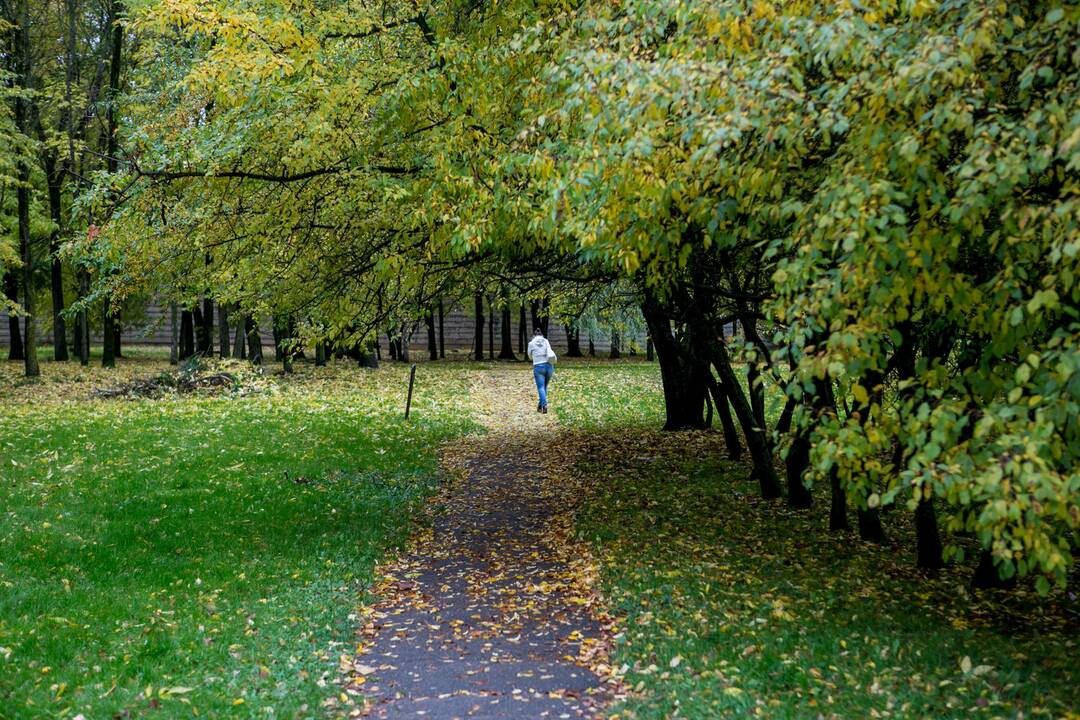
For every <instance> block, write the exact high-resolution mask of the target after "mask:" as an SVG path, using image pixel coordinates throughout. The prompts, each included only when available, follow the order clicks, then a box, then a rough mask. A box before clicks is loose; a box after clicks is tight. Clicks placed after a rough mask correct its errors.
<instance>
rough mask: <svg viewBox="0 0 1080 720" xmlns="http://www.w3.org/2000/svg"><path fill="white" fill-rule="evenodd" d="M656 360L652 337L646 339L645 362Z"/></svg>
mask: <svg viewBox="0 0 1080 720" xmlns="http://www.w3.org/2000/svg"><path fill="white" fill-rule="evenodd" d="M653 358H654V354H653V344H652V336H649V337H646V338H645V360H646V361H648V362H652V361H653Z"/></svg>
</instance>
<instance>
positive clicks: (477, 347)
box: [473, 293, 484, 360]
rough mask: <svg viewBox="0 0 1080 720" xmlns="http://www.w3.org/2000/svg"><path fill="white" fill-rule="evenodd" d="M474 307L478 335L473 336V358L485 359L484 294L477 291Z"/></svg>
mask: <svg viewBox="0 0 1080 720" xmlns="http://www.w3.org/2000/svg"><path fill="white" fill-rule="evenodd" d="M473 309H474V310H475V311H476V336H475V337H474V338H473V359H474V360H483V359H484V296H483V295H481V294H480V293H476V295H475V296H474V297H473Z"/></svg>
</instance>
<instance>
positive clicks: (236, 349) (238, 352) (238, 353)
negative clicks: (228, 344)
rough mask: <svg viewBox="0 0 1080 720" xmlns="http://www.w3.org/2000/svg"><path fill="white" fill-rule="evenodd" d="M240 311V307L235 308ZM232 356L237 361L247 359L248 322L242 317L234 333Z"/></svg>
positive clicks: (237, 322)
mask: <svg viewBox="0 0 1080 720" xmlns="http://www.w3.org/2000/svg"><path fill="white" fill-rule="evenodd" d="M235 309H236V310H239V309H240V307H239V306H235ZM232 356H233V358H234V359H236V360H245V359H247V320H246V318H245V317H244V316H243V315H241V316H240V319H239V320H237V321H236V331H235V332H234V333H233V342H232Z"/></svg>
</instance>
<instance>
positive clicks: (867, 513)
mask: <svg viewBox="0 0 1080 720" xmlns="http://www.w3.org/2000/svg"><path fill="white" fill-rule="evenodd" d="M855 514H856V515H857V516H858V519H859V537H860V538H861V539H863V540H866V541H867V542H872V543H877V544H878V545H884V544H885V528H884V527H883V526H882V524H881V513H880V512H879V511H878V509H877V508H870V507H868V508H858V509H857V510H856V512H855Z"/></svg>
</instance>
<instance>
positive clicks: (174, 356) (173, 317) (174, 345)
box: [169, 302, 180, 365]
mask: <svg viewBox="0 0 1080 720" xmlns="http://www.w3.org/2000/svg"><path fill="white" fill-rule="evenodd" d="M179 314H180V312H179V310H177V308H176V303H174V302H171V303H169V330H170V331H171V332H170V342H169V364H170V365H175V364H177V363H178V362H180V325H179V323H178V322H177V320H178V317H179Z"/></svg>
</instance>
